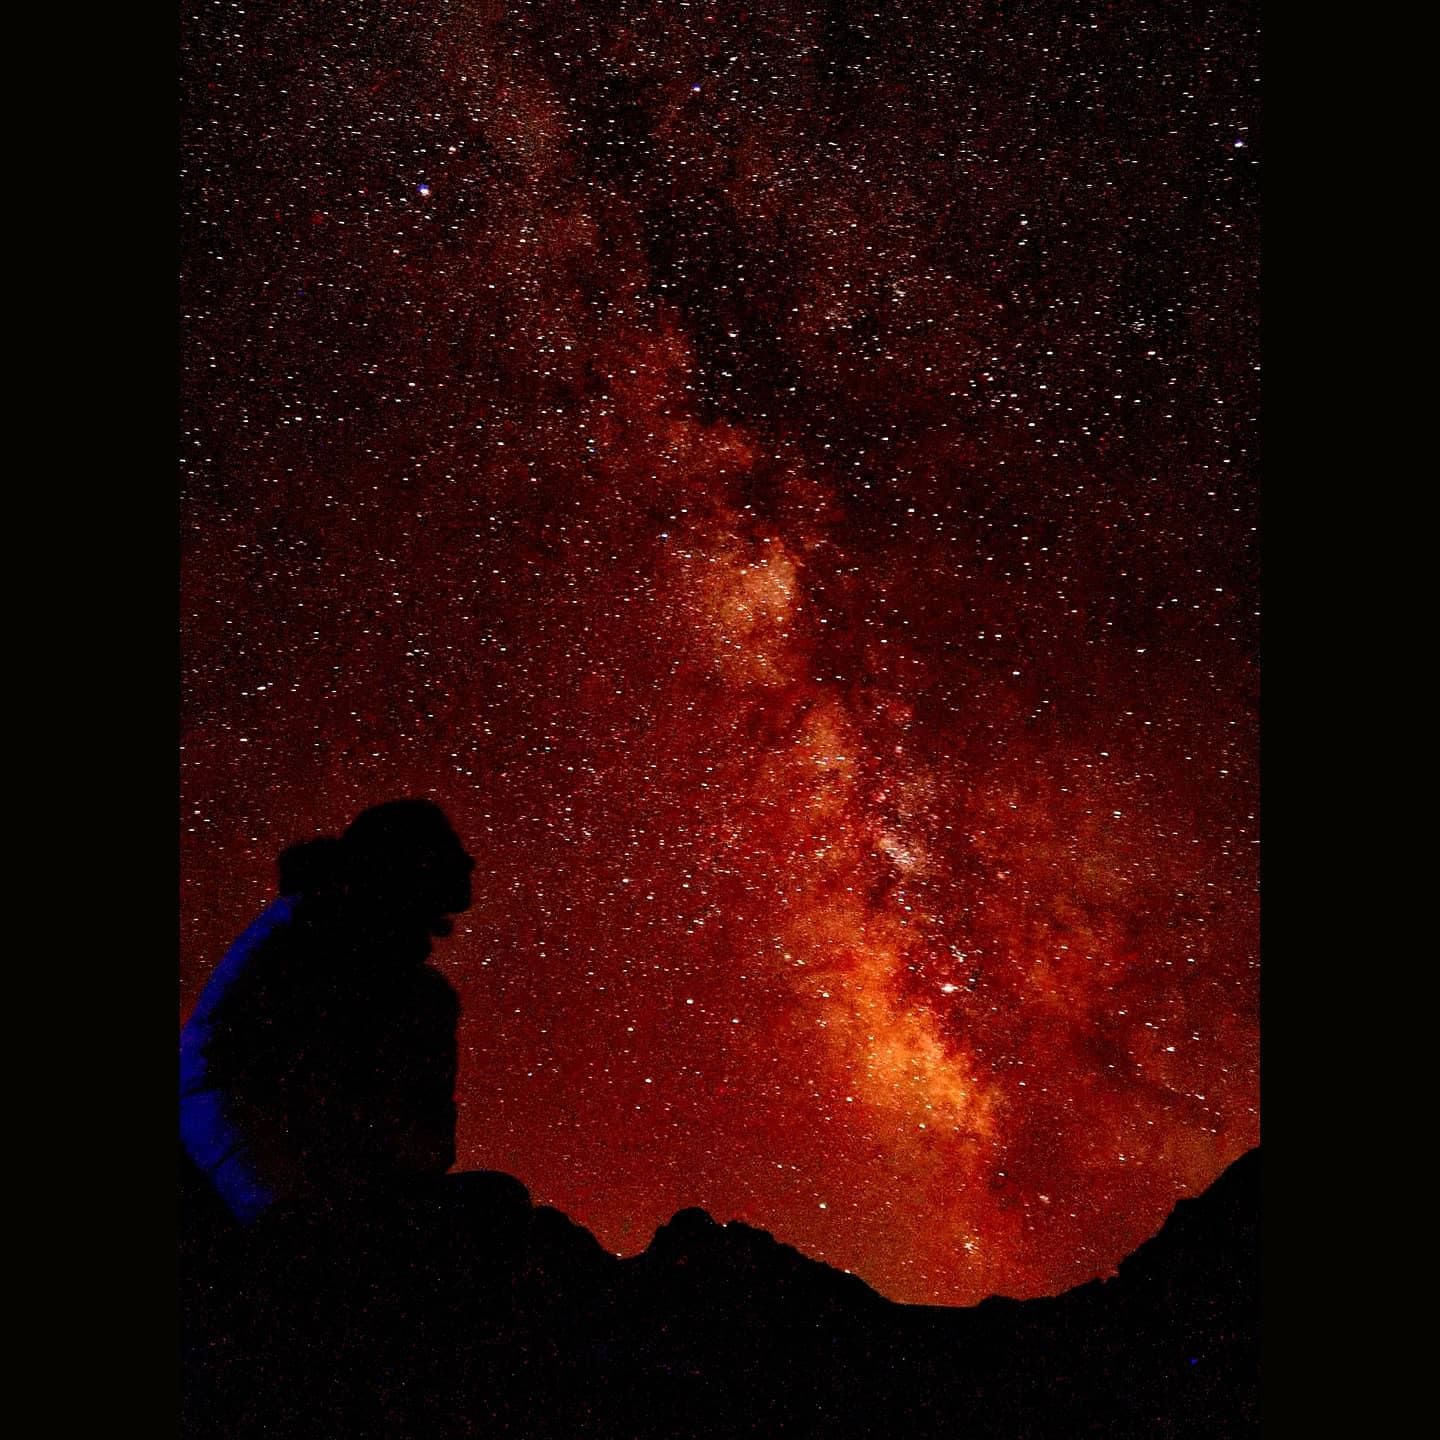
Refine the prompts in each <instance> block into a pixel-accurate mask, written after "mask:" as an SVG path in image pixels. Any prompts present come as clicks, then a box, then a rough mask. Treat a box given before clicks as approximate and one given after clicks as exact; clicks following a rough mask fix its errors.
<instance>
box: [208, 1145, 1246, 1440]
mask: <svg viewBox="0 0 1440 1440" xmlns="http://www.w3.org/2000/svg"><path fill="white" fill-rule="evenodd" d="M1259 1192H1260V1152H1259V1151H1258V1150H1257V1151H1252V1152H1251V1153H1250V1154H1248V1155H1246V1156H1244V1157H1243V1158H1242V1159H1240V1160H1239V1161H1237V1162H1236V1163H1235V1164H1234V1165H1233V1166H1231V1168H1230V1169H1229V1170H1228V1171H1226V1173H1225V1174H1224V1175H1222V1176H1221V1177H1220V1179H1219V1180H1218V1181H1217V1182H1216V1183H1215V1185H1214V1186H1212V1187H1211V1189H1210V1190H1209V1191H1208V1192H1206V1194H1204V1195H1202V1196H1200V1197H1199V1198H1197V1199H1195V1200H1190V1201H1182V1202H1181V1204H1180V1205H1179V1206H1178V1207H1177V1209H1176V1210H1175V1212H1174V1214H1173V1215H1172V1216H1171V1217H1170V1219H1169V1220H1168V1221H1167V1222H1166V1224H1165V1226H1164V1228H1163V1229H1162V1230H1161V1232H1160V1233H1159V1234H1158V1235H1156V1236H1155V1237H1154V1238H1153V1239H1152V1240H1150V1241H1148V1242H1147V1243H1146V1244H1144V1245H1142V1246H1141V1247H1140V1249H1139V1250H1137V1251H1136V1252H1135V1254H1134V1255H1132V1256H1131V1257H1130V1258H1129V1259H1128V1260H1126V1261H1125V1263H1124V1264H1123V1265H1122V1266H1121V1267H1120V1273H1119V1275H1118V1276H1116V1277H1115V1278H1114V1279H1112V1280H1109V1281H1104V1282H1102V1281H1093V1282H1091V1283H1090V1284H1088V1285H1083V1286H1081V1287H1079V1288H1078V1289H1076V1290H1072V1291H1070V1292H1068V1293H1067V1294H1064V1295H1061V1296H1058V1297H1057V1298H1055V1299H1045V1300H1030V1301H1024V1302H1020V1301H1009V1300H990V1301H986V1302H985V1303H984V1304H982V1305H979V1306H976V1307H975V1308H973V1309H968V1310H953V1309H938V1308H928V1307H924V1306H902V1305H895V1304H891V1303H890V1302H889V1301H886V1300H883V1299H882V1298H880V1297H879V1296H878V1295H876V1294H875V1292H874V1291H872V1290H871V1289H869V1287H868V1286H866V1285H865V1284H864V1283H863V1282H861V1281H860V1280H858V1279H857V1278H856V1277H854V1276H852V1275H847V1274H844V1273H842V1272H839V1271H836V1270H833V1269H831V1268H830V1267H829V1266H827V1265H823V1264H820V1263H818V1262H815V1261H811V1260H807V1259H805V1258H804V1257H803V1256H802V1255H800V1254H799V1253H798V1252H796V1251H795V1250H792V1249H790V1248H789V1247H788V1246H784V1245H780V1244H778V1243H777V1242H776V1241H775V1240H773V1239H772V1238H771V1237H770V1236H769V1235H768V1234H766V1233H765V1232H764V1231H760V1230H755V1229H753V1228H751V1227H749V1226H746V1225H742V1224H738V1223H737V1224H729V1225H717V1224H715V1223H714V1222H713V1221H712V1220H711V1219H710V1218H709V1217H708V1216H707V1215H705V1214H704V1213H703V1212H702V1211H698V1210H690V1211H682V1212H681V1213H680V1214H679V1215H677V1216H675V1218H674V1219H673V1220H672V1221H671V1222H670V1223H669V1224H668V1225H665V1226H663V1227H662V1228H661V1229H660V1230H659V1231H658V1232H657V1233H656V1235H655V1239H654V1240H653V1242H652V1243H651V1245H650V1247H649V1249H648V1250H646V1251H645V1253H644V1254H643V1255H640V1256H636V1257H634V1258H632V1259H626V1260H620V1259H616V1258H615V1257H614V1256H612V1255H610V1254H609V1253H608V1252H606V1251H604V1250H603V1249H602V1248H601V1247H600V1245H599V1244H598V1242H597V1241H596V1240H595V1239H594V1237H593V1236H591V1235H590V1233H589V1232H588V1231H586V1230H584V1229H582V1228H581V1227H580V1226H578V1225H575V1224H572V1223H571V1222H570V1221H569V1220H568V1219H567V1218H566V1217H565V1216H564V1215H562V1214H561V1213H560V1212H559V1211H556V1210H552V1209H549V1208H548V1207H545V1206H540V1207H536V1206H533V1205H532V1204H531V1203H530V1199H529V1196H528V1195H527V1194H526V1192H525V1189H524V1187H523V1186H522V1185H521V1184H520V1182H519V1181H517V1180H515V1179H513V1178H512V1177H510V1176H508V1175H500V1174H495V1173H490V1172H478V1173H472V1174H465V1175H454V1176H449V1177H446V1179H445V1180H443V1181H441V1182H438V1183H436V1184H435V1185H434V1186H432V1187H431V1188H429V1189H425V1190H421V1191H415V1192H412V1193H409V1194H406V1195H403V1196H394V1195H392V1196H388V1197H375V1198H373V1199H372V1200H370V1201H369V1202H368V1203H365V1204H359V1203H356V1204H355V1205H353V1206H352V1207H349V1208H348V1209H347V1211H346V1212H345V1213H344V1214H343V1215H342V1214H339V1213H336V1212H330V1213H327V1214H325V1215H320V1214H310V1215H304V1214H295V1213H292V1214H289V1215H284V1216H276V1217H274V1218H272V1219H269V1220H267V1221H263V1222H261V1223H260V1224H259V1225H258V1226H256V1227H255V1228H254V1229H252V1230H250V1231H248V1232H241V1231H239V1230H237V1229H235V1228H234V1227H232V1226H231V1225H229V1224H228V1223H227V1221H226V1219H225V1217H224V1214H223V1212H220V1211H218V1210H217V1208H216V1206H215V1205H214V1203H213V1202H212V1201H211V1200H210V1199H209V1197H208V1192H207V1191H206V1189H205V1187H204V1186H203V1184H202V1183H200V1182H199V1181H198V1179H197V1178H196V1177H195V1176H194V1175H193V1173H191V1172H189V1171H186V1170H184V1169H183V1168H182V1184H181V1215H182V1246H181V1302H182V1315H181V1323H182V1372H183V1373H182V1404H183V1411H184V1423H183V1434H185V1435H186V1436H255V1437H260V1436H264V1437H267V1440H268V1437H301V1436H304V1437H315V1440H320V1437H331V1436H334V1437H347V1440H349V1437H362V1436H395V1437H410V1436H414V1437H427V1440H428V1437H436V1440H449V1437H457V1436H489V1435H497V1436H513V1437H537V1440H539V1437H556V1440H562V1437H563V1440H571V1437H575V1440H578V1437H585V1436H597V1437H598V1436H604V1437H617V1440H620V1437H623V1440H652V1437H653V1440H661V1437H664V1440H683V1437H692V1436H693V1437H724V1436H775V1437H796V1436H817V1437H818V1436H827V1437H828V1436H871V1435H874V1436H889V1435H896V1436H902V1437H914V1436H937V1437H938V1436H946V1437H956V1440H961V1437H997V1440H998V1437H1005V1440H1020V1437H1031V1436H1037V1437H1052V1436H1053V1437H1057V1440H1058V1437H1066V1440H1069V1437H1076V1436H1087V1435H1095V1436H1105V1437H1116V1436H1142V1435H1143V1436H1182V1435H1183V1436H1197V1437H1198V1436H1204V1437H1210V1440H1223V1437H1227V1436H1244V1435H1252V1434H1256V1433H1258V1430H1259V1425H1258V1381H1259V1338H1258V1337H1259V1258H1258V1229H1259V1212H1260V1195H1259Z"/></svg>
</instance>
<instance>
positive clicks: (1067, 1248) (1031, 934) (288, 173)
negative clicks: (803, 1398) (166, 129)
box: [181, 0, 1259, 1304]
mask: <svg viewBox="0 0 1440 1440" xmlns="http://www.w3.org/2000/svg"><path fill="white" fill-rule="evenodd" d="M1257 49H1258V45H1257V40H1256V35H1255V16H1254V12H1253V9H1252V7H1250V6H1247V5H1234V6H1228V5H1227V6H1214V7H1211V8H1209V9H1197V8H1193V7H1183V6H1169V5H1166V6H1161V5H1146V4H1143V3H1142V4H1137V5H1128V6H1124V7H1111V6H1106V7H1094V8H1086V7H1084V6H1082V7H1078V8H1077V7H1072V6H1066V5H1058V4H1047V5H1040V4H1031V5H996V4H968V5H967V4H946V5H937V4H923V5H909V6H904V7H885V8H883V9H881V8H880V7H875V13H869V12H868V11H867V8H866V7H863V6H858V5H851V4H844V3H831V4H828V5H815V4H803V3H798V0H784V3H770V4H757V3H749V4H746V5H743V6H737V5H734V4H722V3H716V4H703V3H698V0H697V3H693V4H689V5H686V4H684V3H678V4H667V5H660V4H645V5H637V4H624V3H607V4H604V5H601V4H595V5H593V6H592V5H588V4H585V5H581V4H576V3H573V0H565V3H559V0H555V3H549V0H546V3H532V4H529V5H522V6H514V5H505V4H502V3H498V0H485V3H464V0H448V3H439V0H432V3H428V4H421V5H414V6H405V7H399V6H388V5H375V4H369V5H365V6H360V5H350V4H344V3H331V4H309V5H305V6H303V7H301V6H296V7H289V6H278V5H273V4H266V3H255V4H247V5H246V6H245V7H244V8H243V9H241V8H237V7H236V6H234V5H231V4H224V3H212V4H203V5H197V6H195V7H193V8H192V10H191V11H190V12H189V14H188V16H187V18H186V19H185V21H184V28H183V33H182V49H181V58H182V70H181V80H182V96H183V105H182V118H181V137H182V177H181V189H182V221H181V258H182V271H183V273H182V283H181V296H182V306H181V310H182V320H181V346H182V388H181V420H182V436H181V444H182V454H183V469H182V481H181V485H182V490H181V496H182V544H183V562H182V563H183V569H182V618H183V639H184V673H183V680H184V710H183V754H182V761H183V816H182V862H183V879H184V891H183V896H182V924H183V938H182V975H181V1002H182V1011H183V1010H188V1007H189V1005H190V1003H191V1002H192V1001H193V999H194V997H195V995H196V993H197V992H198V989H199V987H200V985H201V984H203V982H204V979H205V976H206V974H207V973H208V971H209V969H210V968H211V967H212V966H213V965H214V963H215V962H216V960H217V959H218V957H219V955H220V954H221V953H222V952H223V949H224V947H225V945H226V943H227V942H228V941H229V940H230V939H231V938H233V936H234V935H235V934H236V933H238V931H239V930H240V929H241V928H242V927H243V926H244V925H245V923H246V922H247V921H248V920H249V919H250V918H251V916H252V915H253V914H254V912H255V911H256V910H257V909H258V908H259V907H260V906H261V905H262V904H263V903H264V901H265V899H266V897H267V895H268V894H269V893H270V891H271V888H272V886H273V861H274V856H275V854H276V852H277V851H278V849H279V848H280V847H281V846H282V845H284V844H286V843H288V842H289V841H292V840H294V839H297V838H302V837H305V836H308V835H312V834H316V833H319V832H321V831H334V830H335V829H337V828H338V827H340V826H343V825H344V823H345V822H346V821H347V820H348V819H350V818H352V817H353V815H354V814H355V813H356V812H357V811H358V810H359V809H360V808H362V807H363V806H365V805H367V804H370V803H373V802H375V801H378V800H381V799H386V798H391V797H393V796H396V795H401V794H425V795H430V796H433V797H434V798H435V799H437V800H438V801H439V802H440V803H441V804H442V805H444V807H445V808H446V810H447V811H448V812H449V814H450V815H451V816H452V818H453V820H454V822H455V824H456V827H457V829H458V830H459V831H460V833H461V834H462V835H463V836H464V837H465V839H466V841H467V843H468V844H469V846H470V848H471V849H472V851H473V852H474V853H475V854H476V856H477V858H478V859H479V861H480V868H479V870H478V871H477V877H476V905H475V908H474V909H473V910H472V911H471V912H470V913H469V915H468V916H466V917H465V919H464V920H463V921H462V922H461V924H460V926H459V928H458V930H457V933H456V935H455V937H454V938H453V939H451V940H449V941H446V942H442V943H441V944H440V946H439V947H438V949H437V957H436V958H437V963H438V964H440V965H441V966H442V967H443V968H444V970H445V973H446V974H447V975H448V976H449V977H450V979H451V980H452V981H453V983H454V984H455V985H456V987H457V989H458V990H459V992H460V995H461V999H462V1001H463V1004H464V1019H463V1022H462V1031H461V1037H460V1039H461V1050H462V1066H461V1077H460V1089H459V1100H460V1109H461V1121H460V1125H461V1131H460V1157H461V1164H462V1165H463V1166H467V1167H468V1166H484V1167H490V1168H497V1169H503V1170H508V1171H510V1172H512V1173H514V1174H515V1175H518V1176H519V1177H520V1178H521V1179H522V1180H524V1181H525V1183H526V1184H527V1185H528V1186H529V1187H530V1189H531V1192H532V1194H533V1195H534V1196H535V1198H536V1199H537V1200H541V1201H546V1202H549V1203H552V1204H556V1205H559V1206H560V1207H561V1208H562V1209H564V1210H566V1211H567V1212H568V1213H569V1214H571V1215H572V1216H573V1217H574V1218H576V1219H577V1220H579V1221H581V1222H583V1223H584V1224H586V1225H588V1226H589V1227H591V1228H592V1229H593V1230H594V1231H595V1233H596V1234H597V1235H598V1236H599V1237H600V1239H601V1240H602V1241H603V1242H604V1243H605V1244H606V1245H608V1246H609V1247H611V1248H612V1249H614V1250H616V1251H620V1252H626V1253H628V1252H631V1251H633V1250H635V1249H637V1248H640V1247H641V1246H643V1245H644V1244H645V1243H646V1241H647V1240H648V1238H649V1236H650V1234H651V1232H652V1231H653V1229H654V1227H655V1226H656V1225H657V1224H659V1223H661V1222H662V1221H663V1220H665V1219H667V1218H668V1217H669V1215H670V1214H671V1213H673V1211H675V1210H676V1209H678V1208H680V1207H681V1206H684V1205H702V1206H704V1207H705V1208H706V1209H708V1210H709V1211H711V1213H712V1214H714V1215H716V1216H717V1217H718V1218H721V1219H729V1218H732V1217H739V1218H743V1219H746V1220H748V1221H750V1222H752V1223H754V1224H757V1225H762V1226H764V1227H765V1228H767V1229H769V1230H771V1231H773V1232H774V1234H775V1235H776V1236H777V1237H778V1238H779V1239H781V1240H785V1241H787V1242H789V1243H792V1244H794V1245H797V1246H799V1247H800V1248H801V1249H803V1250H805V1251H806V1252H807V1253H809V1254H812V1255H815V1256H818V1257H821V1258H824V1259H826V1260H828V1261H829V1262H830V1263H832V1264H834V1265H838V1266H844V1267H846V1268H848V1269H851V1270H854V1271H855V1272H856V1273H858V1274H859V1275H861V1276H862V1277H863V1278H865V1279H866V1280H868V1281H869V1282H870V1283H872V1284H873V1285H875V1286H876V1287H877V1288H878V1289H879V1290H881V1291H882V1292H883V1293H884V1294H886V1295H889V1296H891V1297H892V1298H895V1299H901V1300H909V1301H927V1302H942V1303H952V1304H958V1303H969V1302H973V1301H975V1300H978V1299H979V1298H981V1297H983V1296H984V1295H987V1294H991V1293H997V1292H998V1293H1008V1294H1013V1295H1021V1296H1025V1295H1035V1294H1041V1293H1053V1292H1055V1291H1057V1290H1059V1289H1062V1288H1064V1287H1066V1286H1068V1285H1071V1284H1075V1283H1078V1282H1080V1281H1082V1280H1085V1279H1087V1278H1089V1277H1091V1276H1094V1275H1099V1274H1104V1273H1107V1272H1108V1271H1109V1270H1110V1269H1112V1268H1113V1266H1114V1264H1115V1263H1116V1262H1117V1261H1118V1260H1119V1259H1120V1258H1122V1257H1123V1256H1124V1255H1125V1254H1126V1253H1128V1251H1129V1250H1131V1249H1132V1248H1133V1247H1134V1246H1135V1245H1136V1244H1137V1243H1138V1242H1139V1241H1140V1240H1142V1239H1143V1238H1145V1237H1146V1236H1147V1235H1149V1234H1151V1233H1153V1232H1154V1231H1155V1230H1156V1229H1157V1228H1158V1226H1159V1225H1160V1223H1161V1222H1162V1221H1163V1219H1164V1218H1165V1216H1166V1214H1167V1213H1168V1211H1169V1209H1170V1207H1171V1206H1172V1205H1173V1204H1174V1202H1175V1200H1176V1199H1177V1198H1178V1197H1180V1196H1181V1195H1184V1194H1189V1193H1194V1192H1195V1191H1197V1190H1199V1189H1201V1188H1203V1187H1204V1186H1205V1185H1206V1184H1208V1183H1209V1181H1210V1180H1211V1179H1213V1178H1214V1177H1215V1175H1216V1174H1218V1173H1219V1171H1220V1170H1221V1169H1222V1168H1223V1167H1224V1165H1225V1164H1227V1163H1228V1162H1229V1161H1230V1160H1232V1159H1233V1158H1234V1157H1235V1156H1236V1155H1238V1154H1239V1153H1241V1152H1242V1151H1243V1150H1245V1149H1247V1148H1248V1147H1250V1146H1252V1145H1254V1144H1255V1143H1257V1141H1258V1138H1259V1122H1258V1116H1257V1101H1258V1081H1257V1059H1258V918H1257V910H1258V900H1257V893H1256V886H1257V876H1258V865H1257V843H1258V816H1257V741H1256V718H1255V704H1256V696H1257V688H1258V679H1257V668H1256V657H1257V645H1258V620H1257V618H1256V601H1257V597H1258V581H1257V555H1256V545H1255V526H1256V514H1257V497H1256V485H1257V466H1256V453H1255V452H1256V443H1257V442H1256V411H1257V398H1258V380H1259V376H1258V359H1259V356H1258V340H1257V320H1256V303H1257V302H1256V275H1257V268H1258V228H1257V203H1256V185H1257V180H1256V176H1257V172H1258V165H1257V156H1258V151H1259V132H1258V98H1257V85H1256V77H1255V70H1256V54H1257Z"/></svg>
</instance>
